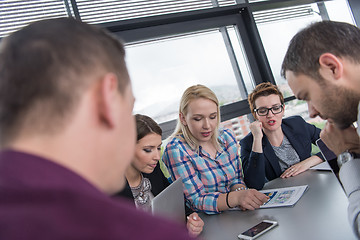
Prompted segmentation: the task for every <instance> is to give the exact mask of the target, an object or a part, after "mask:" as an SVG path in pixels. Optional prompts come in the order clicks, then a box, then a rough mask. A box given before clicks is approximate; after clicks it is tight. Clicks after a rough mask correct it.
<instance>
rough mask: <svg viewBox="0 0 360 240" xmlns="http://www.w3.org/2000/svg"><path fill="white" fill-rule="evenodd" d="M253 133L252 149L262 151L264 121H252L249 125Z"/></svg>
mask: <svg viewBox="0 0 360 240" xmlns="http://www.w3.org/2000/svg"><path fill="white" fill-rule="evenodd" d="M249 128H250V131H251V134H252V135H253V145H252V149H251V150H252V151H253V152H257V153H262V152H263V149H262V138H263V132H262V123H261V122H259V121H255V122H252V123H251V124H250V126H249Z"/></svg>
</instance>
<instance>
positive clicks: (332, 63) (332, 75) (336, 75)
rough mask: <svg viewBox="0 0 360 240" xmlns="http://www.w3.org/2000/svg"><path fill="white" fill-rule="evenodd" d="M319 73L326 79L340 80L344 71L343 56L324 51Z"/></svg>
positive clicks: (320, 59)
mask: <svg viewBox="0 0 360 240" xmlns="http://www.w3.org/2000/svg"><path fill="white" fill-rule="evenodd" d="M319 64H320V68H319V73H320V75H321V76H322V77H323V78H325V79H334V80H338V79H340V78H341V77H342V75H343V73H344V67H343V63H342V60H341V58H339V57H337V56H335V55H334V54H331V53H323V54H321V55H320V57H319Z"/></svg>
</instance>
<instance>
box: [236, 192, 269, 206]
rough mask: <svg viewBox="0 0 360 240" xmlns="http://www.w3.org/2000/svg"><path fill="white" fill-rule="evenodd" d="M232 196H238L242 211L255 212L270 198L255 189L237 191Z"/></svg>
mask: <svg viewBox="0 0 360 240" xmlns="http://www.w3.org/2000/svg"><path fill="white" fill-rule="evenodd" d="M232 194H234V195H235V194H236V197H237V202H238V206H239V207H240V208H241V209H242V210H255V209H257V208H260V206H261V205H263V204H264V203H266V202H267V201H268V200H269V197H268V196H266V195H265V194H263V193H261V192H259V191H257V190H255V189H247V190H240V191H235V192H232Z"/></svg>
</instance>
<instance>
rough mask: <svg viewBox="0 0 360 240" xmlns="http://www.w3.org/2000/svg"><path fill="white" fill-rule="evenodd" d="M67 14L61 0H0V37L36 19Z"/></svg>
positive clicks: (65, 15)
mask: <svg viewBox="0 0 360 240" xmlns="http://www.w3.org/2000/svg"><path fill="white" fill-rule="evenodd" d="M67 16H68V14H67V11H66V7H65V4H64V2H63V1H61V0H28V1H19V0H7V1H0V37H4V36H6V35H8V34H9V33H11V32H13V31H15V30H18V29H19V28H22V27H24V26H26V25H27V24H29V23H31V22H34V21H37V20H41V19H47V18H57V17H67Z"/></svg>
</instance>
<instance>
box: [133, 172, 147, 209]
mask: <svg viewBox="0 0 360 240" xmlns="http://www.w3.org/2000/svg"><path fill="white" fill-rule="evenodd" d="M130 188H131V192H132V194H133V196H134V200H135V203H136V204H137V205H139V207H141V206H143V205H149V202H150V191H151V183H150V180H149V179H148V178H144V176H143V175H142V174H141V181H140V184H139V185H138V186H136V187H130Z"/></svg>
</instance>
